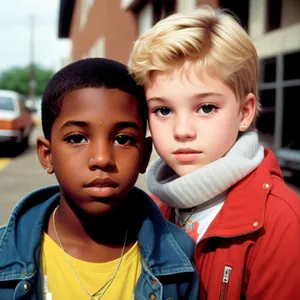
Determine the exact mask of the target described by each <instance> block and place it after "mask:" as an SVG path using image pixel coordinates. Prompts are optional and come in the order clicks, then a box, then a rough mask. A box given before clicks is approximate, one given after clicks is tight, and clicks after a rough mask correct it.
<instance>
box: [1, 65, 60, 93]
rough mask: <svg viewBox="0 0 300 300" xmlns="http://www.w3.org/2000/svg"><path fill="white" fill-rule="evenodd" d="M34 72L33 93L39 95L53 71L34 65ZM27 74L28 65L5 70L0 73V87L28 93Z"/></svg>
mask: <svg viewBox="0 0 300 300" xmlns="http://www.w3.org/2000/svg"><path fill="white" fill-rule="evenodd" d="M34 72H35V81H36V86H35V95H36V96H37V97H39V96H41V95H42V94H43V92H44V89H45V87H46V85H47V83H48V81H49V79H50V78H51V77H52V76H53V74H54V71H52V70H50V69H45V68H43V67H41V66H38V65H35V66H34ZM29 74H30V66H27V67H15V68H11V69H8V70H5V71H4V72H2V73H1V74H0V89H5V90H13V91H17V92H19V93H21V94H23V95H28V93H29Z"/></svg>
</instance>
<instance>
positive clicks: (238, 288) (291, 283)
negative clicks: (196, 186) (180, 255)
mask: <svg viewBox="0 0 300 300" xmlns="http://www.w3.org/2000/svg"><path fill="white" fill-rule="evenodd" d="M158 205H159V207H160V209H161V211H162V213H163V215H164V216H165V217H166V218H167V219H169V220H171V216H172V213H171V212H172V210H171V208H169V207H167V206H165V205H164V204H162V203H161V202H160V203H158ZM194 258H195V264H196V267H197V270H198V272H199V276H200V285H201V294H200V299H201V300H203V299H209V300H217V299H223V300H225V299H230V300H235V299H236V300H237V299H247V300H248V299H251V300H268V299H270V300H274V299H276V300H277V299H278V300H287V299H289V300H294V299H300V197H299V196H297V194H295V193H294V192H293V191H292V190H290V189H289V188H288V187H287V185H286V184H285V183H284V181H283V177H282V173H281V170H280V168H279V166H278V164H277V161H276V158H275V156H274V154H273V153H272V152H271V151H270V150H265V159H264V160H263V162H262V163H261V164H260V165H259V166H258V168H257V169H256V170H255V171H253V172H252V173H251V174H250V175H248V176H247V177H246V178H244V179H243V180H241V181H240V182H238V183H237V184H236V185H235V186H233V187H232V188H231V189H230V191H229V193H228V196H227V198H226V201H225V203H224V205H223V207H222V209H221V211H220V212H219V214H218V215H217V216H216V218H215V219H214V220H213V222H212V223H211V225H210V226H209V228H208V229H207V231H206V233H205V235H204V236H203V238H202V239H201V240H200V242H199V243H198V244H197V246H196V248H195V254H194Z"/></svg>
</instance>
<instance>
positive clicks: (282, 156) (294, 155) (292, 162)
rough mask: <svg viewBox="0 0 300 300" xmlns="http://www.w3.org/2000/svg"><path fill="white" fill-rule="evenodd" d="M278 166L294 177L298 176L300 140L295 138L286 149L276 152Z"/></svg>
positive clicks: (299, 171) (299, 172)
mask: <svg viewBox="0 0 300 300" xmlns="http://www.w3.org/2000/svg"><path fill="white" fill-rule="evenodd" d="M277 158H278V161H279V164H280V166H281V167H282V168H283V169H287V170H289V171H291V172H293V173H294V174H296V175H299V174H300V139H297V138H295V140H293V141H292V142H291V143H290V144H289V145H288V146H287V147H285V148H282V149H280V150H279V151H278V152H277Z"/></svg>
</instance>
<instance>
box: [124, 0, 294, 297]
mask: <svg viewBox="0 0 300 300" xmlns="http://www.w3.org/2000/svg"><path fill="white" fill-rule="evenodd" d="M129 67H130V69H131V72H132V74H133V76H134V77H135V79H136V81H137V82H138V83H139V84H141V85H143V86H144V87H145V91H146V96H147V102H148V108H149V122H150V130H151V134H152V138H153V142H154V145H155V148H156V150H157V152H158V154H159V155H160V157H161V158H159V159H157V160H156V161H154V163H153V164H152V166H151V167H150V169H149V172H148V187H149V189H150V191H151V192H152V193H153V194H154V195H155V197H157V198H158V199H159V200H160V201H161V202H160V201H158V202H159V207H160V209H161V211H162V212H163V214H164V216H165V217H166V218H167V219H169V220H171V221H173V222H174V223H176V224H177V225H178V226H180V227H182V228H183V230H185V231H186V232H188V233H189V234H190V235H191V236H192V237H193V238H194V240H195V241H196V243H197V246H196V248H195V255H194V258H195V264H196V267H197V270H198V272H199V275H200V281H201V283H200V284H201V296H200V299H211V300H216V299H231V300H232V299H251V300H252V299H257V300H261V299H264V300H268V299H272V300H273V299H300V284H299V282H300V273H299V269H300V221H299V220H300V198H299V197H298V196H297V195H296V194H295V193H294V192H293V191H291V190H290V189H289V188H288V187H287V186H286V184H285V183H284V180H283V177H282V173H281V171H280V168H279V166H278V163H277V161H276V158H275V156H274V154H273V153H272V152H271V151H270V150H269V149H266V148H265V149H264V148H263V147H262V146H261V145H260V143H259V139H258V135H257V133H256V131H255V130H254V129H255V120H256V117H257V115H258V112H259V109H260V105H259V100H258V95H257V79H258V57H257V53H256V50H255V48H254V46H253V44H252V43H251V41H250V39H249V37H248V35H247V34H246V32H245V31H244V30H243V29H242V27H241V26H240V25H239V23H238V22H237V21H236V19H235V18H234V17H233V16H232V15H230V14H228V13H227V12H225V11H222V10H216V11H215V10H213V9H212V8H210V7H208V6H202V7H200V8H199V9H197V10H196V11H194V12H191V13H187V14H175V15H172V16H170V17H168V18H166V19H164V20H162V21H160V22H159V23H158V24H157V25H155V26H154V27H153V28H152V29H150V30H149V31H147V32H146V33H145V34H143V35H142V36H141V37H140V38H139V39H138V40H137V42H136V43H135V45H134V49H133V52H132V55H131V58H130V61H129Z"/></svg>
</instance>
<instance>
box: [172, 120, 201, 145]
mask: <svg viewBox="0 0 300 300" xmlns="http://www.w3.org/2000/svg"><path fill="white" fill-rule="evenodd" d="M174 138H175V139H176V140H178V141H187V140H193V139H195V138H196V129H195V126H194V125H193V123H192V121H191V120H188V118H184V119H181V120H176V122H175V127H174Z"/></svg>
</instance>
